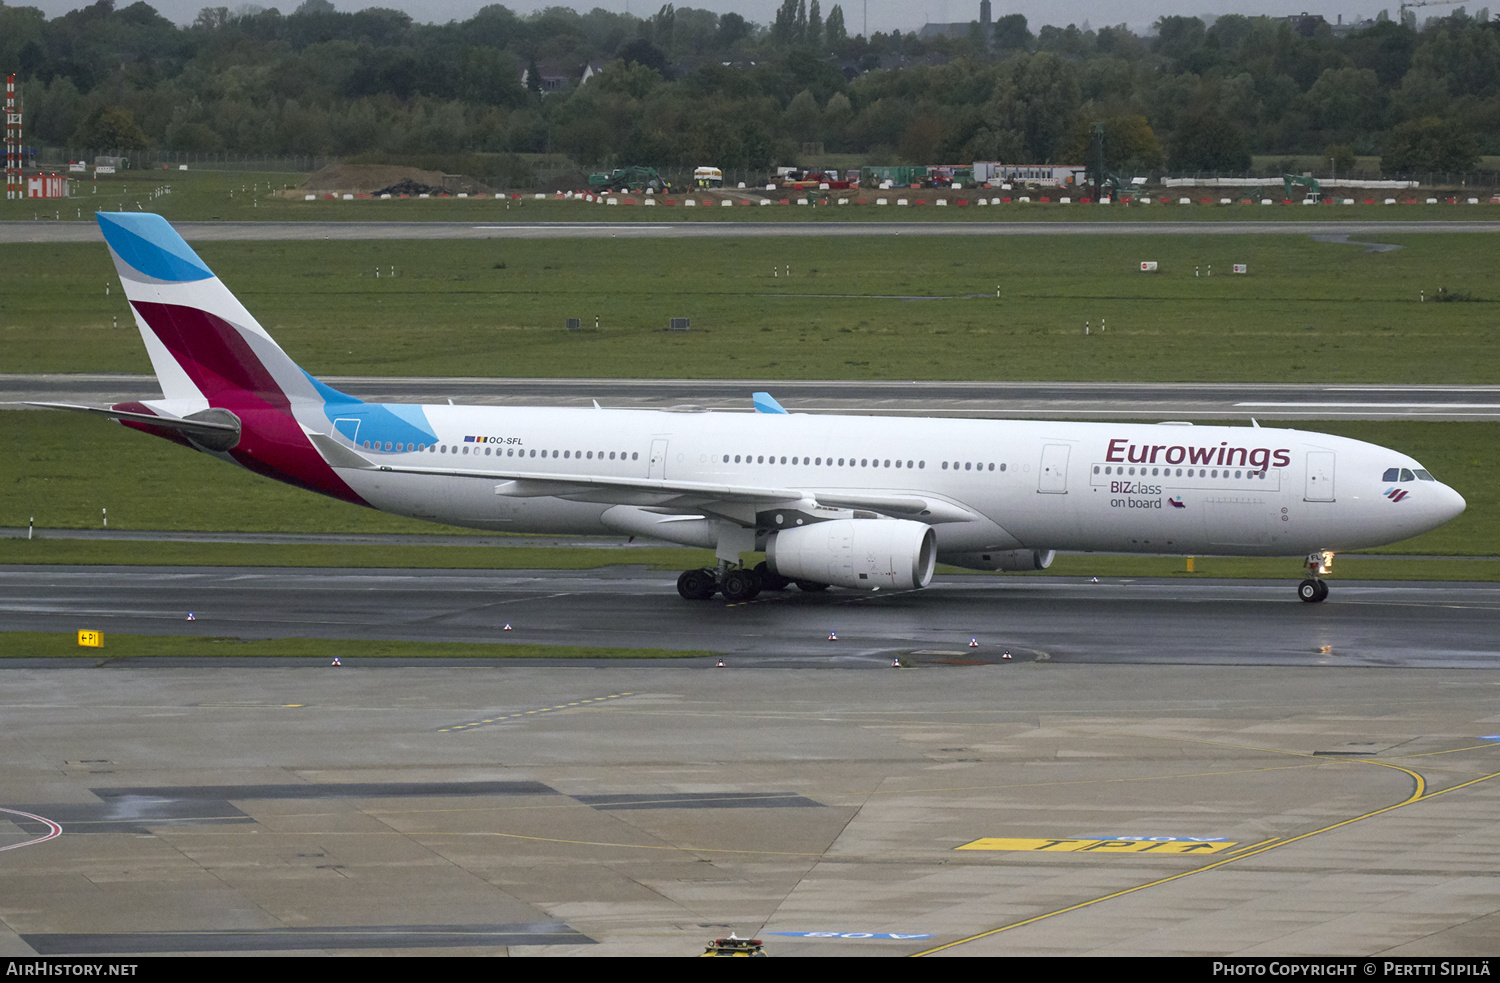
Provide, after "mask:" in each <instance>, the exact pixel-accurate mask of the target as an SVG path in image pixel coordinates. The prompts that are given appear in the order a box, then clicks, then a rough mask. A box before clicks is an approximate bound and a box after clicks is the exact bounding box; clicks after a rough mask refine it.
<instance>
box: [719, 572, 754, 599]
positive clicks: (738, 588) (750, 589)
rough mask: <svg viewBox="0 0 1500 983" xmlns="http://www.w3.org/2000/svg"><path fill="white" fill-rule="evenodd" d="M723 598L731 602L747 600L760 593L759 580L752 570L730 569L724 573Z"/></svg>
mask: <svg viewBox="0 0 1500 983" xmlns="http://www.w3.org/2000/svg"><path fill="white" fill-rule="evenodd" d="M722 589H723V591H724V600H726V601H728V602H729V603H731V604H737V603H739V602H741V601H748V600H750V599H752V598H753V597H755V595H756V594H759V593H760V581H759V580H758V578H756V576H755V572H754V571H753V570H744V569H740V570H731V571H729V572H728V573H727V574H725V575H724V585H723V588H722Z"/></svg>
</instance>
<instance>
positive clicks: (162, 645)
mask: <svg viewBox="0 0 1500 983" xmlns="http://www.w3.org/2000/svg"><path fill="white" fill-rule="evenodd" d="M82 627H84V628H87V626H82ZM715 654H717V653H715V652H711V651H707V650H694V651H686V652H677V651H672V650H670V649H630V648H592V647H588V646H581V645H526V644H511V643H506V642H500V641H496V642H494V643H477V642H404V641H372V640H367V639H327V638H226V637H223V636H210V637H195V636H192V635H125V634H118V635H117V634H113V633H106V634H105V636H104V645H103V647H102V648H89V647H85V646H81V645H79V644H78V638H77V636H76V635H75V634H71V633H63V632H38V631H7V632H0V659H35V658H78V659H86V660H88V659H92V660H100V659H131V658H147V657H149V658H160V657H163V656H167V657H185V658H203V657H215V656H226V657H227V656H233V657H236V658H247V657H253V658H268V657H274V658H297V659H327V660H329V661H330V662H331V661H332V660H333V659H334V658H338V659H339V660H340V661H353V660H357V659H691V658H697V657H700V656H709V655H715Z"/></svg>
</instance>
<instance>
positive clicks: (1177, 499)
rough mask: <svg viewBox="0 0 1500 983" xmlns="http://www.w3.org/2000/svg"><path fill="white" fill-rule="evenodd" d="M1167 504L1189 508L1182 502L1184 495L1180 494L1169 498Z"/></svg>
mask: <svg viewBox="0 0 1500 983" xmlns="http://www.w3.org/2000/svg"><path fill="white" fill-rule="evenodd" d="M1167 504H1168V505H1170V506H1172V508H1174V509H1185V508H1187V506H1186V505H1184V504H1183V503H1182V496H1181V495H1178V496H1176V497H1174V498H1169V499H1167Z"/></svg>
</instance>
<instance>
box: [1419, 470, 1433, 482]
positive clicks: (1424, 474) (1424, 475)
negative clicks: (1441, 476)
mask: <svg viewBox="0 0 1500 983" xmlns="http://www.w3.org/2000/svg"><path fill="white" fill-rule="evenodd" d="M1417 477H1418V478H1421V479H1422V480H1423V481H1437V479H1436V478H1434V477H1433V476H1432V475H1431V474H1429V473H1428V472H1426V471H1423V470H1422V469H1420V468H1418V469H1417Z"/></svg>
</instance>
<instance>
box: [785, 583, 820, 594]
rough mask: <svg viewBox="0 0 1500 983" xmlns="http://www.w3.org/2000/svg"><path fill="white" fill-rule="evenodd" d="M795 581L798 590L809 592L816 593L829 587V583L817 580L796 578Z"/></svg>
mask: <svg viewBox="0 0 1500 983" xmlns="http://www.w3.org/2000/svg"><path fill="white" fill-rule="evenodd" d="M793 583H795V584H796V585H797V589H798V590H803V591H807V592H808V593H809V594H816V593H817V592H818V591H820V590H827V589H828V585H827V584H820V583H818V582H817V581H816V580H795V581H793Z"/></svg>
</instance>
